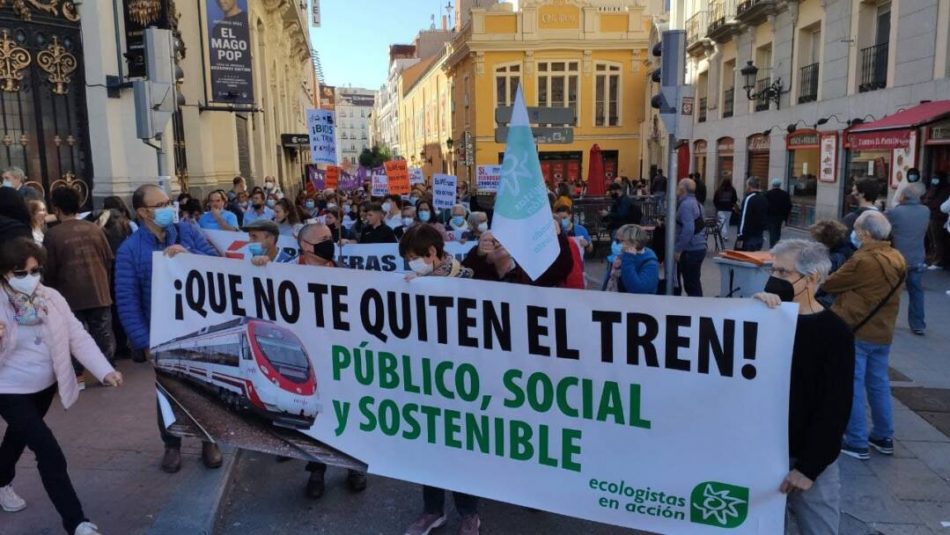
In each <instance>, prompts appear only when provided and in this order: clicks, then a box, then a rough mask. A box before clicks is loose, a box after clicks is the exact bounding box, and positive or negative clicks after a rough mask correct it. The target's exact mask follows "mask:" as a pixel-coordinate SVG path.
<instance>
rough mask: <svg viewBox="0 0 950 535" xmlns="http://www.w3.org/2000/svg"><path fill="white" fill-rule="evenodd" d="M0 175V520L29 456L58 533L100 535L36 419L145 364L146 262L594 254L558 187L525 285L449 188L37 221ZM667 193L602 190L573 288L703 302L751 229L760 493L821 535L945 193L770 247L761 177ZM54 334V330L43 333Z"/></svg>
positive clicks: (428, 524)
mask: <svg viewBox="0 0 950 535" xmlns="http://www.w3.org/2000/svg"><path fill="white" fill-rule="evenodd" d="M918 176H919V174H918ZM3 177H4V185H5V186H7V187H3V188H0V275H2V281H0V286H2V289H3V292H4V294H5V297H6V298H5V299H0V416H2V417H3V419H4V420H5V421H6V422H7V435H6V437H4V442H3V444H2V446H0V506H2V508H3V509H4V510H7V511H16V510H20V509H22V508H23V507H25V506H26V504H25V502H24V501H23V500H22V499H21V498H20V497H19V496H17V495H16V493H15V492H14V491H13V488H12V486H11V482H12V480H13V475H14V474H13V467H14V466H15V464H16V462H17V460H18V459H19V457H20V454H21V453H22V451H23V448H24V447H30V448H31V449H32V450H33V451H34V452H36V453H37V458H38V459H39V461H40V472H41V475H42V478H43V483H44V486H45V487H46V490H47V492H48V494H49V496H50V499H51V501H52V502H53V504H54V506H55V507H56V509H57V511H58V512H59V513H60V516H61V517H62V520H63V525H64V527H65V528H66V530H67V532H69V533H76V534H80V535H94V534H96V533H98V528H96V527H95V525H94V524H91V523H90V522H89V521H88V519H87V518H85V516H84V514H83V512H82V508H81V506H80V504H79V500H78V498H77V497H76V493H75V491H74V490H73V488H72V486H71V483H70V482H69V478H68V475H67V473H66V463H65V458H64V457H63V454H62V452H61V451H60V449H59V446H58V445H57V443H56V440H55V438H54V437H53V435H52V433H51V432H50V431H49V429H48V428H47V427H46V426H45V424H44V423H43V416H44V415H45V413H46V410H47V409H48V408H49V406H50V403H51V400H52V398H53V395H54V394H55V393H56V392H57V391H58V392H59V394H60V398H61V400H62V402H63V405H64V406H67V407H68V406H69V405H71V404H72V403H74V402H75V401H76V399H77V397H78V391H79V390H80V388H81V387H82V385H83V383H82V377H84V376H86V375H91V376H92V377H94V378H95V379H98V380H100V381H102V382H104V383H106V384H109V385H113V386H119V385H121V383H122V376H121V374H119V373H118V372H116V371H115V370H114V368H113V366H114V362H115V360H116V359H118V358H124V357H131V358H132V359H133V360H134V361H137V362H145V361H147V360H149V358H150V355H149V329H150V324H151V322H150V320H151V317H150V314H151V303H150V301H151V280H152V277H151V275H152V254H153V253H154V252H162V253H164V254H165V255H167V256H170V257H173V256H175V255H178V254H198V255H208V256H219V255H220V252H219V251H217V250H216V249H215V247H213V246H212V245H211V243H210V242H209V241H208V239H206V237H205V234H204V233H203V232H202V231H203V230H208V231H214V230H225V231H237V230H243V231H245V232H247V233H248V235H249V237H250V240H249V241H250V245H249V247H248V248H249V253H250V254H249V261H250V262H251V263H252V264H254V265H257V266H263V265H266V264H268V263H270V262H275V263H291V262H292V263H298V264H301V265H305V266H313V267H330V268H338V267H339V266H338V265H337V262H336V259H335V255H336V251H337V247H336V246H337V245H345V244H353V243H360V244H387V243H390V244H394V246H395V247H397V248H398V252H399V255H400V256H402V257H403V258H404V259H405V261H406V262H407V264H408V266H409V268H410V270H411V271H410V273H409V274H408V275H407V278H410V279H411V278H415V277H430V276H441V277H452V278H457V279H477V280H482V281H491V282H501V283H509V284H525V285H532V286H537V287H560V288H574V289H584V288H587V287H588V284H587V282H586V278H585V271H584V263H585V262H586V261H590V260H591V259H592V258H593V254H594V252H595V251H594V246H595V236H592V234H591V231H590V230H589V229H588V228H586V227H585V226H584V225H583V224H582V223H581V221H580V218H578V217H577V214H576V213H575V209H576V206H577V203H576V202H575V201H576V200H577V199H578V197H579V196H583V194H584V192H583V190H582V189H581V188H580V187H579V185H578V184H576V183H566V182H565V183H560V184H557V185H555V186H554V187H553V188H552V189H551V191H550V192H549V197H550V203H551V209H552V215H553V216H554V218H553V221H552V227H553V229H554V231H555V232H556V233H557V235H558V245H559V254H558V256H557V258H556V259H555V261H554V262H553V263H552V264H551V266H550V267H549V268H548V269H547V270H546V271H545V272H544V273H543V274H542V275H541V276H540V277H538V278H537V279H534V280H532V279H531V277H529V276H528V275H527V273H525V271H524V270H523V269H522V268H521V267H520V266H519V265H518V262H517V261H516V259H514V258H513V257H512V256H511V254H510V253H509V252H508V250H507V249H506V248H505V246H504V245H503V244H502V243H500V242H499V241H498V240H497V239H495V237H494V235H493V233H492V231H491V212H490V210H485V211H482V210H472V208H473V207H476V208H477V199H476V196H475V195H471V194H470V193H469V192H468V190H467V188H465V187H464V186H463V187H462V188H460V191H459V195H458V199H457V201H458V203H457V204H455V205H453V206H452V207H451V208H447V209H443V210H436V209H434V207H433V202H432V191H431V189H430V188H429V187H427V186H426V185H424V184H423V185H417V186H414V187H413V188H412V191H411V192H410V194H409V195H405V196H402V195H390V196H386V197H383V198H375V197H371V196H370V195H369V186H368V185H364V187H363V188H361V189H358V190H356V191H353V192H338V191H334V190H330V189H328V190H324V191H319V192H314V191H310V192H308V191H302V192H300V193H299V194H297V195H296V196H295V198H294V199H293V200H291V199H290V198H289V197H287V196H285V195H284V193H283V191H282V190H281V189H280V186H279V184H278V181H277V180H276V179H275V178H274V177H270V176H268V177H265V180H264V185H263V187H254V188H249V187H248V184H247V181H246V179H245V178H243V177H235V178H234V180H233V182H232V187H231V189H230V190H227V191H225V190H223V189H219V190H214V191H211V192H210V193H209V194H207V195H206V196H205V197H204V198H202V199H197V198H193V197H192V196H191V195H189V194H188V193H182V194H181V195H179V196H178V197H177V199H176V200H177V202H173V201H172V199H171V198H170V197H169V196H168V194H167V193H166V191H164V190H163V189H161V188H160V187H158V186H154V185H145V186H141V187H139V188H138V189H137V190H136V191H135V192H134V194H133V195H132V197H131V210H130V209H129V208H128V207H127V206H126V204H125V203H124V202H123V200H122V199H121V198H119V197H109V198H107V199H105V200H104V202H103V205H102V208H100V209H99V210H96V211H93V212H91V213H89V214H88V215H86V216H85V217H80V209H81V206H80V205H81V201H80V197H79V195H78V193H77V192H76V191H75V190H73V189H70V188H59V189H56V190H54V191H53V192H52V193H51V196H50V202H49V205H48V206H47V205H46V204H45V202H44V201H43V199H42V198H41V196H37V195H35V194H34V193H31V191H33V190H30V188H28V187H24V186H23V182H24V179H23V175H22V171H19V170H18V169H10V170H8V171H7V172H5V173H4V174H3ZM668 185H669V182H668V179H667V178H666V177H665V176H663V174H662V171H658V172H657V173H655V175H654V177H653V179H652V180H651V181H630V180H628V179H625V178H623V179H618V180H616V181H615V182H613V183H612V184H610V186H609V187H608V202H609V205H608V206H607V207H606V208H605V209H603V210H602V211H601V212H600V214H599V216H600V218H601V220H599V221H597V222H596V223H597V225H598V230H601V229H602V230H603V231H604V232H606V234H607V235H608V236H609V240H610V253H609V254H608V255H607V258H606V266H605V267H606V269H605V271H604V277H603V280H602V281H600V284H599V285H597V284H595V285H591V286H596V287H599V288H600V289H602V290H606V291H611V292H619V293H630V294H653V295H655V294H662V293H664V290H665V287H666V285H667V284H673V285H674V290H675V293H677V294H679V293H685V294H686V295H687V296H691V297H702V296H703V295H704V292H703V287H702V282H701V273H702V265H703V261H704V259H705V258H706V256H707V252H708V251H707V237H708V233H709V232H710V231H711V232H713V233H714V234H719V235H720V237H721V239H722V240H723V241H724V242H727V241H728V240H729V237H730V233H729V228H730V222H731V221H735V222H736V224H737V233H736V243H735V246H736V248H737V249H740V250H744V251H759V250H761V249H762V248H763V247H764V244H765V242H764V236H765V232H766V231H768V234H769V244H770V247H771V248H772V249H771V252H772V259H773V260H772V265H771V268H770V273H771V277H770V278H769V281H768V283H767V284H766V286H765V287H764V288H762V292H760V293H758V294H756V296H755V297H756V298H757V299H758V300H760V301H762V302H763V303H765V305H767V306H769V307H775V306H778V305H779V304H781V303H782V302H793V303H796V304H797V305H798V307H799V315H800V316H799V321H798V324H797V328H796V333H795V346H794V348H793V358H792V367H791V392H790V414H789V452H790V459H789V463H790V464H789V472H788V475H787V476H786V477H785V479H784V481H782V482H776V484H777V485H778V486H780V489H781V491H782V492H785V493H788V494H789V501H788V504H789V509H790V511H792V512H793V513H794V514H795V516H796V518H797V523H798V526H799V528H800V530H801V531H802V533H805V534H823V533H836V532H837V526H838V521H839V517H840V512H839V511H840V508H839V506H838V504H839V499H840V498H839V494H840V478H839V473H838V465H837V458H838V455H839V453H843V454H846V455H849V456H851V457H854V458H857V459H861V460H867V459H869V458H870V449H871V448H873V449H874V450H876V451H877V452H879V453H881V454H885V455H891V454H893V451H894V446H893V435H894V426H893V421H892V414H891V413H892V411H891V406H890V393H889V382H888V381H889V380H888V375H887V369H888V358H889V352H890V346H891V343H892V342H893V335H894V329H895V325H896V322H897V310H898V307H899V301H900V297H901V293H902V290H903V289H904V288H906V291H907V293H908V300H909V304H910V305H909V315H908V318H909V320H908V321H909V324H910V328H911V330H912V331H913V332H914V333H915V334H919V335H923V334H924V333H925V330H926V322H925V317H924V304H923V289H922V287H921V282H920V281H921V277H922V274H923V273H924V272H925V271H926V270H927V269H928V268H935V267H943V268H947V267H948V264H947V254H948V249H950V248H948V246H947V241H948V232H950V224H948V222H947V213H948V212H950V201H948V200H947V197H948V196H950V185H948V183H947V179H946V177H945V176H937V177H934V178H933V179H932V180H931V181H929V183H926V184H925V183H923V182H921V181H917V182H915V183H910V184H907V185H906V186H905V187H902V188H901V189H900V190H899V191H898V192H897V194H896V195H895V199H894V201H895V202H894V204H893V207H892V208H890V209H888V210H886V211H882V210H881V208H882V207H881V202H880V201H881V199H880V197H881V196H882V195H883V193H884V192H881V191H879V190H878V189H877V188H876V183H874V182H871V181H868V180H858V181H856V182H855V184H854V187H853V189H852V191H851V198H852V200H853V203H854V208H855V209H854V211H853V212H851V213H849V214H848V215H847V216H846V217H844V218H843V219H842V221H840V222H839V221H832V220H827V221H820V222H818V223H816V224H815V225H813V226H812V227H811V229H810V233H811V237H812V239H810V240H800V239H795V240H782V239H781V233H782V227H783V225H784V224H785V223H786V222H787V221H788V218H789V216H790V213H791V200H790V196H789V195H788V193H787V192H785V191H784V190H783V189H782V185H783V183H782V181H781V180H777V179H773V180H772V181H771V182H770V188H769V189H768V190H765V191H763V184H762V181H761V180H760V179H759V178H758V177H748V178H747V179H746V180H745V183H744V186H745V188H744V189H745V192H744V195H743V196H742V197H741V198H740V197H739V195H738V193H737V191H736V189H735V187H734V186H733V184H732V182H731V180H728V179H726V180H722V181H721V183H720V184H719V185H718V187H717V188H716V189H715V190H714V191H713V193H712V195H711V196H709V199H708V200H709V201H710V204H711V206H712V209H710V210H708V213H709V215H710V217H707V208H706V203H707V190H706V183H705V180H703V179H702V177H701V176H700V175H698V174H692V175H690V176H689V177H688V178H685V179H682V180H680V181H679V182H678V183H677V187H676V198H675V199H666V191H667V187H668ZM27 190H30V191H27ZM645 196H652V197H653V198H655V199H657V200H658V201H660V202H658V204H663V203H666V202H672V203H675V218H674V220H673V221H672V222H671V223H670V224H673V225H675V229H674V235H675V240H674V249H673V250H672V251H666V250H665V242H664V226H665V221H664V218H663V217H662V215H660V216H659V217H657V220H656V221H655V222H651V223H654V224H651V225H644V224H643V212H642V210H641V207H640V204H639V203H638V202H636V198H638V197H645ZM281 236H285V237H293V238H294V239H295V240H296V242H297V246H298V253H299V254H297V255H293V254H288V253H287V251H285V250H284V249H283V248H281V247H278V240H279V239H280V237H281ZM451 241H458V242H472V243H473V244H474V246H473V247H472V248H471V250H470V251H469V252H468V253H467V254H466V255H465V256H464V258H461V259H458V258H455V257H454V256H453V255H451V254H449V253H447V251H446V243H447V242H451ZM397 244H398V245H397ZM668 261H671V262H674V264H675V268H676V269H675V272H676V274H677V275H676V280H675V281H665V280H663V277H662V273H663V272H664V270H663V266H664V264H665V262H668ZM41 280H42V282H40V281H41ZM119 318H121V320H120V319H119ZM52 324H55V325H64V326H66V327H68V328H66V329H49V326H50V325H52ZM70 353H72V355H73V357H75V359H71V358H70V356H69V355H70ZM83 367H85V368H87V369H88V372H86V373H83ZM866 405H869V406H870V412H871V419H872V425H871V426H870V428H869V427H868V425H867V423H866V421H865V420H866V418H865V414H866ZM158 412H159V431H160V433H159V434H160V437H161V439H162V440H163V442H164V445H165V454H164V456H163V458H162V461H161V468H162V470H164V471H166V472H169V473H174V472H177V471H178V470H179V469H180V467H181V453H180V449H181V439H180V438H179V437H177V436H174V435H172V434H170V433H169V432H168V431H167V430H166V428H165V426H164V425H163V424H162V421H161V416H160V410H159V411H158ZM201 457H202V461H203V463H204V464H205V465H206V466H207V467H208V468H216V467H219V466H221V464H222V457H221V452H220V451H219V450H218V448H217V446H216V445H215V444H213V443H204V444H203V447H202V455H201ZM326 470H327V466H326V465H324V464H321V463H309V464H308V465H307V471H309V472H310V476H309V478H308V481H307V484H306V490H305V491H306V494H307V496H309V497H311V498H314V499H316V498H319V497H321V496H322V495H323V493H324V475H325V472H326ZM347 485H348V487H349V488H350V490H352V491H354V492H359V491H362V490H364V489H365V488H366V486H367V478H366V474H365V473H362V472H358V471H353V470H351V471H349V472H348V475H347ZM452 494H453V499H454V502H455V507H456V509H457V511H458V512H459V513H460V514H461V515H462V521H461V528H460V533H462V534H464V535H470V534H476V533H478V532H479V529H480V524H481V519H480V517H479V515H478V502H479V499H478V498H477V497H475V496H470V495H466V494H463V493H458V492H454V493H452ZM422 498H423V500H422V501H423V510H422V513H421V514H420V516H419V518H418V520H417V521H416V522H414V523H413V524H412V525H411V526H409V527H408V528H407V530H406V533H407V534H409V535H423V534H426V533H429V532H430V531H431V530H432V529H435V528H437V527H440V526H442V525H443V524H445V523H446V521H447V518H446V515H445V491H444V490H442V489H438V488H435V487H431V486H425V487H424V488H423V490H422Z"/></svg>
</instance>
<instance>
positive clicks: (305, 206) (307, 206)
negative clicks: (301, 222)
mask: <svg viewBox="0 0 950 535" xmlns="http://www.w3.org/2000/svg"><path fill="white" fill-rule="evenodd" d="M300 209H301V212H302V213H303V218H304V219H314V218H316V217H317V216H318V215H320V209H319V208H317V201H316V199H314V198H313V197H311V196H309V195H307V196H305V197H304V198H303V202H302V203H301V205H300Z"/></svg>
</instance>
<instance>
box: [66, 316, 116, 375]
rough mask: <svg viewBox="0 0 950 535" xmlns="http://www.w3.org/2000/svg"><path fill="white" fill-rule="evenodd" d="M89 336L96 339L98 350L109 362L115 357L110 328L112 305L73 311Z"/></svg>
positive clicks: (113, 337)
mask: <svg viewBox="0 0 950 535" xmlns="http://www.w3.org/2000/svg"><path fill="white" fill-rule="evenodd" d="M74 314H75V315H76V319H78V320H79V321H80V322H82V324H83V326H84V327H85V328H86V331H87V332H88V333H89V336H92V339H93V340H95V341H96V345H97V346H99V351H102V354H103V355H105V357H106V359H107V360H108V361H109V362H112V361H113V359H115V346H116V343H115V333H114V332H113V330H112V307H99V308H89V309H86V310H77V311H75V312H74Z"/></svg>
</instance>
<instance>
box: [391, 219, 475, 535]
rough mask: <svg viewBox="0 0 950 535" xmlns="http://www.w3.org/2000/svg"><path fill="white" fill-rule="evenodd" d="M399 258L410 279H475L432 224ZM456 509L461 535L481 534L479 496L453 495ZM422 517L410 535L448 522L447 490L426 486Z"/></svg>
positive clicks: (416, 233) (405, 242)
mask: <svg viewBox="0 0 950 535" xmlns="http://www.w3.org/2000/svg"><path fill="white" fill-rule="evenodd" d="M399 255H400V256H402V257H403V258H404V259H406V261H407V262H409V266H410V268H411V269H412V274H410V276H409V277H407V278H408V279H411V278H414V277H430V276H434V277H455V278H460V279H470V278H472V275H473V272H472V270H471V269H469V268H466V267H463V266H462V265H461V264H459V262H458V260H456V259H455V258H454V257H453V256H452V255H450V254H446V252H445V242H444V241H442V235H441V234H439V232H438V231H437V230H436V229H434V228H432V227H431V226H429V225H417V226H414V227H412V228H411V229H409V230H408V231H406V235H405V236H403V238H402V240H401V241H400V242H399ZM452 499H453V500H454V501H455V509H456V510H457V511H458V512H459V514H460V515H461V516H462V525H461V527H460V528H459V534H460V535H477V534H478V530H479V526H480V525H481V520H480V519H479V517H478V497H477V496H472V495H470V494H464V493H461V492H453V493H452ZM422 503H423V510H422V514H421V515H420V516H419V518H418V519H416V521H415V522H413V523H412V524H411V525H409V527H408V528H406V535H427V534H428V533H429V532H430V531H432V530H433V529H436V528H439V527H442V526H444V525H445V523H446V520H447V518H446V515H445V489H440V488H437V487H432V486H429V485H424V486H423V487H422Z"/></svg>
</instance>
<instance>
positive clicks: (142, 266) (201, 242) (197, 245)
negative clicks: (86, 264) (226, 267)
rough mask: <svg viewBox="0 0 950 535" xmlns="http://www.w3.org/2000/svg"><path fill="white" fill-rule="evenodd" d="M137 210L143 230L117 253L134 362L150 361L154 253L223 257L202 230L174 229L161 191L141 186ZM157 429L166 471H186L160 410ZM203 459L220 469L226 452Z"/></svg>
mask: <svg viewBox="0 0 950 535" xmlns="http://www.w3.org/2000/svg"><path fill="white" fill-rule="evenodd" d="M132 209H133V210H134V211H135V214H136V217H138V219H139V228H138V230H136V231H135V232H133V233H132V235H131V236H129V237H128V238H127V239H126V240H125V241H124V242H122V245H121V246H120V247H119V250H118V252H117V253H116V259H115V301H116V304H117V305H118V311H119V318H120V319H121V322H122V326H123V327H124V328H125V333H126V335H127V336H128V339H129V345H130V346H131V348H132V351H133V360H136V361H137V362H145V361H146V360H147V359H148V357H149V329H150V325H151V313H152V253H154V252H156V251H161V252H163V253H164V254H165V255H166V256H169V257H174V256H175V255H178V254H182V253H191V254H200V255H207V256H219V255H218V252H217V251H216V250H215V248H214V247H212V245H211V244H210V243H208V241H207V240H206V239H205V237H204V235H203V234H202V233H201V231H200V230H199V229H198V228H197V227H195V226H192V225H176V224H175V222H174V219H175V209H174V208H173V207H172V205H171V201H169V200H168V195H166V194H165V192H164V191H162V189H161V188H159V187H158V186H155V185H152V184H146V185H144V186H139V187H138V189H136V190H135V192H134V193H133V194H132ZM156 405H157V404H156ZM158 427H159V432H160V433H161V435H162V441H163V442H164V443H165V456H164V457H163V459H162V465H161V466H162V470H164V471H165V472H169V473H174V472H177V471H178V470H179V469H180V468H181V438H180V437H177V436H175V435H172V434H171V433H168V431H167V430H166V429H165V425H164V423H163V422H162V417H161V410H160V409H159V410H158ZM201 457H202V460H203V461H204V464H205V466H207V467H208V468H218V467H219V466H221V463H222V458H221V452H220V450H219V449H218V446H217V445H215V444H213V443H210V442H205V443H204V444H203V446H202V451H201Z"/></svg>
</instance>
